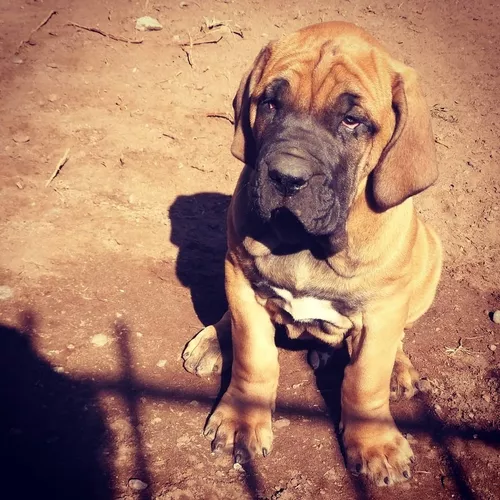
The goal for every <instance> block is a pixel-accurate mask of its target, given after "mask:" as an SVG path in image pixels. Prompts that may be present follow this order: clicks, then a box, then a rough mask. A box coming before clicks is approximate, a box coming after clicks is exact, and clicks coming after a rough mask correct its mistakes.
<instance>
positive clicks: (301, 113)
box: [183, 22, 441, 485]
mask: <svg viewBox="0 0 500 500" xmlns="http://www.w3.org/2000/svg"><path fill="white" fill-rule="evenodd" d="M234 110H235V118H236V125H235V136H234V142H233V146H232V152H233V154H234V155H235V156H236V157H237V158H239V159H240V160H241V161H243V162H244V163H245V168H244V169H243V172H242V174H241V177H240V180H239V183H238V186H237V187H236V191H235V194H234V197H233V199H232V203H231V207H230V210H229V216H228V248H229V250H228V253H227V258H226V264H225V273H226V293H227V299H228V302H229V311H228V312H227V313H226V314H225V315H224V317H223V318H222V319H221V321H220V322H219V323H217V324H216V325H213V326H209V327H207V328H205V329H204V330H202V331H201V332H200V333H199V334H198V335H197V336H196V337H195V338H194V339H193V340H192V341H191V342H190V343H189V344H188V346H187V347H186V349H185V351H184V353H183V358H184V360H185V367H186V368H187V369H188V370H189V371H191V372H194V373H198V374H201V375H203V374H210V373H211V372H213V371H218V370H220V367H221V364H222V363H221V361H222V358H221V356H222V354H221V353H220V351H219V347H218V346H219V344H218V340H217V335H218V336H219V337H221V336H222V337H223V336H229V335H230V334H231V332H232V345H233V362H232V374H231V383H230V385H229V388H228V389H227V391H226V393H225V394H224V396H223V397H222V399H221V401H220V403H219V405H218V407H217V408H216V410H215V412H214V413H213V414H212V416H211V417H210V419H209V420H208V423H207V425H206V428H205V435H206V436H207V437H208V438H209V439H211V440H212V447H213V449H214V450H219V449H222V448H228V447H229V448H232V449H233V452H234V457H235V460H236V461H237V462H244V461H246V460H249V459H251V458H253V457H254V456H256V455H260V454H262V455H264V456H266V455H267V454H268V453H269V452H270V451H271V445H272V430H271V412H272V411H273V408H274V404H275V398H276V389H277V385H278V374H279V365H278V351H277V348H276V346H275V341H274V337H275V328H274V324H275V323H280V324H284V325H286V328H287V331H288V334H289V336H290V337H292V338H295V337H298V336H300V335H302V336H304V335H309V336H314V337H317V338H318V339H320V340H321V341H323V342H325V343H327V344H330V345H338V344H340V343H342V342H343V341H344V340H347V343H348V347H349V353H350V363H349V365H348V366H347V368H346V370H345V376H344V381H343V385H342V425H343V442H344V447H345V453H346V462H347V465H348V467H349V469H350V470H352V471H354V472H358V473H364V474H366V475H368V476H369V477H370V478H371V479H372V480H373V481H375V482H376V483H377V484H379V485H390V484H393V483H396V482H399V481H403V480H405V479H407V478H409V477H410V462H411V461H412V460H413V453H412V451H411V448H410V446H409V444H408V442H407V441H406V439H405V438H404V437H403V436H402V435H401V433H400V432H399V431H398V429H397V428H396V425H395V424H394V421H393V418H392V416H391V412H390V409H389V396H390V386H391V374H392V377H393V381H392V382H393V383H395V384H396V385H398V386H399V388H400V391H401V392H402V393H403V394H404V395H405V396H406V397H411V396H412V395H413V393H414V392H415V383H416V381H417V380H418V375H417V373H416V371H415V370H414V368H413V366H412V364H411V362H410V361H409V359H408V358H407V357H406V355H405V354H404V352H403V350H402V340H403V336H404V328H405V327H408V326H410V325H411V324H412V323H413V322H414V321H415V320H416V319H417V318H419V317H420V316H421V315H422V314H423V313H424V312H425V311H426V310H427V309H428V308H429V306H430V305H431V303H432V301H433V299H434V294H435V290H436V286H437V283H438V279H439V274H440V270H441V246H440V243H439V240H438V238H437V236H436V235H435V233H434V232H433V231H432V230H431V229H430V228H428V227H427V226H425V225H424V224H423V222H422V221H421V220H419V219H418V218H417V215H416V213H415V210H414V207H413V204H412V200H411V196H412V195H414V194H416V193H418V192H420V191H422V190H424V189H426V188H427V187H428V186H430V185H431V184H432V183H433V182H434V180H435V179H436V177H437V169H436V163H435V152H434V139H433V135H432V130H431V126H430V116H429V112H428V108H427V106H426V104H425V101H424V98H423V96H422V93H421V91H420V88H419V86H418V83H417V78H416V75H415V73H414V71H413V70H412V69H410V68H408V67H407V66H405V65H403V64H402V63H400V62H397V61H395V60H394V59H392V58H391V57H390V56H389V55H388V54H387V52H386V51H385V50H384V49H383V48H382V47H381V46H380V45H379V43H378V42H377V41H375V40H374V39H373V38H372V37H370V36H369V35H368V34H366V33H365V32H364V31H363V30H361V29H359V28H357V27H355V26H353V25H351V24H347V23H336V22H332V23H325V24H318V25H315V26H310V27H308V28H305V29H303V30H301V31H299V32H297V33H295V34H292V35H290V36H286V37H284V38H282V39H280V40H279V41H276V42H272V43H270V44H269V45H268V46H267V47H265V48H264V49H263V50H262V51H261V52H260V54H259V56H258V57H257V59H256V60H255V62H254V64H253V66H252V69H251V70H250V72H249V73H248V74H247V75H245V76H244V78H243V80H242V82H241V85H240V88H239V91H238V93H237V95H236V98H235V100H234Z"/></svg>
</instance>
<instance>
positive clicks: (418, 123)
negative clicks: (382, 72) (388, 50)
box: [372, 66, 438, 210]
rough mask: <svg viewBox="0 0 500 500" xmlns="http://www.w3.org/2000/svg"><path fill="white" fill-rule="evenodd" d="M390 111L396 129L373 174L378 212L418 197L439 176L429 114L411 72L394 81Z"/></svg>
mask: <svg viewBox="0 0 500 500" xmlns="http://www.w3.org/2000/svg"><path fill="white" fill-rule="evenodd" d="M392 107H393V110H394V113H395V115H396V127H395V129H394V133H393V135H392V137H391V139H390V141H389V143H388V144H387V146H386V147H385V149H384V151H383V152H382V155H381V157H380V159H379V162H378V164H377V166H376V167H375V169H374V170H373V173H372V176H373V178H372V181H373V196H374V199H375V202H376V203H377V205H378V207H379V208H380V209H381V210H387V209H388V208H391V207H394V206H396V205H399V204H400V203H402V202H403V201H404V200H406V199H407V198H409V197H410V196H413V195H415V194H417V193H420V192H421V191H423V190H424V189H426V188H428V187H429V186H430V185H431V184H433V182H434V181H435V180H436V179H437V176H438V171H437V164H436V150H435V145H434V135H433V133H432V127H431V117H430V113H429V109H428V107H427V104H426V101H425V98H424V96H423V94H422V91H421V90H420V86H419V84H418V81H417V75H416V73H415V71H414V70H412V69H411V68H408V67H406V66H405V67H404V68H403V70H402V71H400V72H398V74H396V76H395V78H394V83H393V88H392Z"/></svg>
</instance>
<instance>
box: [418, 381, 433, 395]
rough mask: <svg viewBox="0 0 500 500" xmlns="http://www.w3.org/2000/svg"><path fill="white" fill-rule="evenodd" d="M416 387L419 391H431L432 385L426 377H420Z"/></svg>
mask: <svg viewBox="0 0 500 500" xmlns="http://www.w3.org/2000/svg"><path fill="white" fill-rule="evenodd" d="M417 388H418V390H419V391H420V392H431V389H432V386H431V383H430V382H429V381H428V380H427V379H422V380H419V381H418V382H417Z"/></svg>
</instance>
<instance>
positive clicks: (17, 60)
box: [12, 57, 24, 64]
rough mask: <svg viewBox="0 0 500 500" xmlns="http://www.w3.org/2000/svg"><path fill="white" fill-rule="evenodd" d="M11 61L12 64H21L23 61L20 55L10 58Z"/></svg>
mask: <svg viewBox="0 0 500 500" xmlns="http://www.w3.org/2000/svg"><path fill="white" fill-rule="evenodd" d="M12 62H13V63H14V64H22V63H23V62H24V61H23V60H22V59H21V58H20V57H14V59H12Z"/></svg>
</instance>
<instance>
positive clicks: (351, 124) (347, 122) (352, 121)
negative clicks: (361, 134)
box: [342, 115, 361, 130]
mask: <svg viewBox="0 0 500 500" xmlns="http://www.w3.org/2000/svg"><path fill="white" fill-rule="evenodd" d="M360 123H361V121H360V120H358V119H357V118H356V117H355V116H352V115H346V116H344V119H343V120H342V125H344V126H345V127H347V128H348V129H350V130H354V129H355V128H356V127H357V126H358V125H359V124H360Z"/></svg>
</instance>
